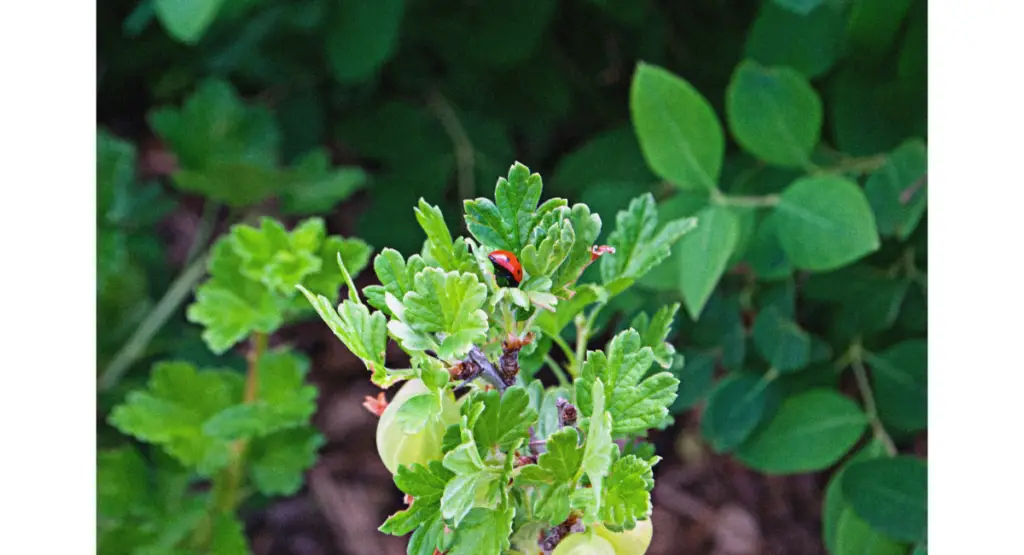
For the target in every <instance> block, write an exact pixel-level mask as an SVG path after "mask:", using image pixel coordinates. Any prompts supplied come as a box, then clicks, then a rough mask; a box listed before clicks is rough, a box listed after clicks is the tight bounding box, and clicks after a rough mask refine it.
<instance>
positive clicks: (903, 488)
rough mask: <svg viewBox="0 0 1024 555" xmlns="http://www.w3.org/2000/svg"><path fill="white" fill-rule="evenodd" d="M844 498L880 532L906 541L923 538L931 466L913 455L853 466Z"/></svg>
mask: <svg viewBox="0 0 1024 555" xmlns="http://www.w3.org/2000/svg"><path fill="white" fill-rule="evenodd" d="M843 498H844V499H846V502H847V503H849V504H850V507H852V508H853V510H854V511H855V512H856V513H857V516H859V517H861V518H862V519H864V521H865V522H867V523H868V524H869V525H871V527H872V528H874V530H875V531H876V532H878V533H880V534H884V535H886V536H889V537H890V538H893V539H897V540H900V541H904V542H915V541H918V540H921V539H923V538H924V535H925V530H926V528H927V525H928V467H927V465H926V464H925V462H924V461H923V460H921V459H919V458H917V457H911V456H900V457H895V458H891V459H875V460H870V461H864V462H859V463H856V464H853V465H850V467H849V468H848V469H846V473H845V475H844V476H843Z"/></svg>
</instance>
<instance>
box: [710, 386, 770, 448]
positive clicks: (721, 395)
mask: <svg viewBox="0 0 1024 555" xmlns="http://www.w3.org/2000/svg"><path fill="white" fill-rule="evenodd" d="M770 385H771V384H766V383H765V382H764V380H762V379H761V378H759V377H757V376H750V375H740V376H732V377H729V378H726V379H724V380H722V381H721V382H719V383H718V386H717V387H716V388H715V390H714V391H713V392H712V393H711V396H710V397H709V398H708V405H707V408H706V409H704V415H703V417H702V419H701V434H702V435H703V436H704V437H705V438H706V439H707V440H708V441H709V442H710V443H711V447H712V448H713V449H714V450H715V451H717V452H719V453H724V452H726V451H731V450H732V449H734V448H735V447H736V446H737V445H739V444H740V443H743V440H745V439H747V437H748V436H750V434H751V433H752V432H753V431H754V429H756V428H757V425H758V424H760V423H761V422H762V421H763V420H765V418H770V417H771V415H772V412H774V411H775V409H776V408H777V407H778V397H777V394H776V391H775V390H774V389H773V388H770V387H769V386H770Z"/></svg>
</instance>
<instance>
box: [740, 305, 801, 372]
mask: <svg viewBox="0 0 1024 555" xmlns="http://www.w3.org/2000/svg"><path fill="white" fill-rule="evenodd" d="M753 331H754V344H755V345H756V346H757V350H758V351H759V352H760V353H761V356H763V357H764V359H765V360H767V361H768V363H769V364H771V365H772V367H773V368H775V369H776V370H778V371H779V372H781V373H784V374H785V373H787V372H794V371H796V370H800V369H801V368H804V367H805V366H807V364H808V363H809V362H810V359H811V336H810V335H808V334H807V332H806V331H804V330H803V328H801V327H800V325H799V324H797V323H796V322H794V321H793V320H791V319H789V318H787V317H785V316H783V315H782V313H781V311H779V310H778V309H777V308H775V307H768V308H767V309H765V310H762V311H761V313H760V314H758V315H757V319H756V320H755V321H754V330H753Z"/></svg>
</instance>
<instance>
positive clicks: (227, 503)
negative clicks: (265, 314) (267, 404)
mask: <svg viewBox="0 0 1024 555" xmlns="http://www.w3.org/2000/svg"><path fill="white" fill-rule="evenodd" d="M267 342H268V338H267V334H265V333H260V332H256V333H254V334H252V336H251V337H250V338H249V344H250V346H249V353H248V355H247V356H246V359H247V360H248V363H249V364H248V367H247V369H246V372H245V390H244V393H243V396H242V403H243V404H249V403H252V402H254V401H255V400H256V398H257V396H258V395H259V389H260V372H259V366H260V359H261V358H262V357H263V353H265V352H266V350H267ZM248 443H249V442H248V441H247V440H245V439H239V440H237V441H235V442H234V443H233V444H232V445H231V453H232V459H231V464H230V465H228V467H227V468H226V469H224V471H223V472H221V474H220V476H218V477H217V478H216V479H215V480H214V503H215V507H216V509H217V511H219V512H220V513H223V514H230V513H233V512H234V511H235V508H236V507H237V506H238V501H239V495H238V492H239V488H241V486H242V478H243V477H244V471H245V451H246V449H247V448H248V446H249V445H248Z"/></svg>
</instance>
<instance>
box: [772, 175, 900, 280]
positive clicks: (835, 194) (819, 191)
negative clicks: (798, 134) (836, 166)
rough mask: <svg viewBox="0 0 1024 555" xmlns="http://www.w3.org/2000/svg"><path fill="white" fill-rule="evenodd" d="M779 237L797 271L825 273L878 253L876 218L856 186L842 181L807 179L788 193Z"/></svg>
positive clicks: (779, 211)
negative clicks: (875, 252)
mask: <svg viewBox="0 0 1024 555" xmlns="http://www.w3.org/2000/svg"><path fill="white" fill-rule="evenodd" d="M775 225H776V232H777V233H778V235H779V240H780V241H781V242H782V248H783V250H785V251H786V256H788V257H789V260H790V261H792V262H793V265H795V266H796V267H798V268H802V269H805V270H813V271H818V272H821V271H826V270H832V269H835V268H838V267H840V266H845V265H846V264H849V263H850V262H853V261H854V260H857V259H858V258H861V257H862V256H864V255H866V254H868V253H871V252H874V251H875V250H877V249H878V247H879V244H880V243H879V239H878V232H877V231H876V230H875V217H874V215H873V214H872V213H871V206H870V205H868V201H867V199H866V198H865V197H864V193H863V192H862V191H861V190H860V188H859V187H857V184H856V183H853V182H852V181H850V180H848V179H844V178H842V177H835V176H821V177H807V178H803V179H798V180H796V181H794V182H793V184H792V185H790V186H789V187H788V188H787V189H786V190H785V191H783V193H782V195H781V197H780V199H779V204H778V206H777V207H776V211H775Z"/></svg>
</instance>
